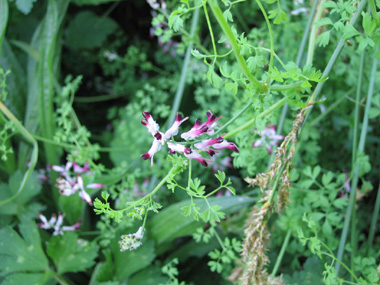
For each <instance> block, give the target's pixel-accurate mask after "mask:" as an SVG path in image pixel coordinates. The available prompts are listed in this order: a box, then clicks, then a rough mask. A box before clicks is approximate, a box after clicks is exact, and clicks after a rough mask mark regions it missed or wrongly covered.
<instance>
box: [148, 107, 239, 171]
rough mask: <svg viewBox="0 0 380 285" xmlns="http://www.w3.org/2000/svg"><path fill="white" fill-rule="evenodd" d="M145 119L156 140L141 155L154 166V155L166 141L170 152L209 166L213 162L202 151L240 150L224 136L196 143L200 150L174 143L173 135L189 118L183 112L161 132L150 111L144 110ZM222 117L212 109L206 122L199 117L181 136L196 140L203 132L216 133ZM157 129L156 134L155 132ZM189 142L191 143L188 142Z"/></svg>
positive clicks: (210, 152) (211, 153)
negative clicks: (183, 115) (212, 111)
mask: <svg viewBox="0 0 380 285" xmlns="http://www.w3.org/2000/svg"><path fill="white" fill-rule="evenodd" d="M143 116H144V119H142V121H141V122H142V124H143V125H145V126H147V128H148V131H149V132H150V133H152V135H153V137H154V140H153V143H152V146H151V148H150V149H149V151H148V152H147V153H144V154H143V155H141V157H142V158H143V159H144V160H146V159H148V158H150V159H151V166H153V156H154V154H155V153H157V152H158V151H159V150H160V149H161V145H164V144H165V142H166V141H168V142H167V146H168V148H169V152H170V153H175V152H177V153H179V154H183V155H184V156H185V157H187V158H189V159H195V160H197V161H199V162H200V163H201V164H202V165H203V166H205V167H206V166H208V164H209V163H210V162H211V161H210V160H208V159H205V158H204V157H202V155H201V154H200V151H204V152H207V153H208V154H209V155H210V156H213V155H214V154H215V153H216V152H217V151H216V150H219V149H222V148H228V149H231V150H233V151H235V152H238V151H239V149H238V148H237V146H236V145H235V144H234V143H232V142H227V141H226V140H224V139H223V137H221V136H220V137H217V138H211V139H206V140H203V141H201V142H198V143H195V144H194V147H195V148H197V149H198V150H195V149H191V148H190V147H186V145H184V144H181V143H174V142H171V141H169V140H170V139H171V137H172V136H175V135H177V134H178V130H179V127H180V125H181V124H182V123H183V122H184V121H186V120H187V119H188V117H186V118H183V117H182V115H181V114H179V113H178V114H177V116H176V120H175V122H174V123H173V125H172V126H171V127H170V128H169V129H168V130H167V131H166V132H165V133H161V132H158V129H159V126H158V125H157V123H156V122H155V121H154V120H153V118H152V116H151V115H150V114H149V113H148V112H143ZM220 118H221V116H219V117H217V116H216V115H215V114H213V113H211V111H208V112H207V121H206V122H204V123H201V121H200V120H199V119H197V120H196V121H195V124H194V126H193V127H192V128H191V129H190V130H189V131H188V132H185V133H182V134H181V138H182V139H184V140H194V139H195V138H196V137H198V136H200V135H202V134H206V133H207V134H208V135H211V134H214V133H215V130H214V128H215V127H216V124H217V121H218V120H219V119H220ZM154 131H156V133H155V134H153V132H154ZM187 144H189V143H187Z"/></svg>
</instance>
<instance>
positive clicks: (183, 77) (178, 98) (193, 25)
mask: <svg viewBox="0 0 380 285" xmlns="http://www.w3.org/2000/svg"><path fill="white" fill-rule="evenodd" d="M198 19H199V9H197V10H195V11H194V15H193V20H192V22H191V31H190V37H191V38H193V37H194V34H195V29H196V27H197V24H198ZM192 48H193V41H191V42H190V43H189V46H188V47H187V49H186V54H185V59H184V60H183V65H182V70H181V77H180V79H179V84H178V88H177V92H176V94H175V99H174V102H173V107H172V112H171V114H170V117H169V120H168V122H169V124H168V125H169V126H170V125H172V124H173V122H174V118H175V115H176V113H177V112H178V109H179V105H180V104H181V101H182V96H183V91H184V89H185V84H186V74H187V69H188V67H189V62H190V55H191V49H192Z"/></svg>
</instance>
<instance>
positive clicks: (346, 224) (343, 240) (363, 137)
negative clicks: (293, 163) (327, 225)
mask: <svg viewBox="0 0 380 285" xmlns="http://www.w3.org/2000/svg"><path fill="white" fill-rule="evenodd" d="M363 2H365V1H362V3H363ZM362 3H360V4H362ZM376 70H377V58H376V57H375V59H374V61H373V65H372V72H371V79H370V84H369V88H368V97H367V102H366V107H365V111H364V116H363V124H362V131H361V134H360V140H359V146H358V152H363V151H364V145H365V141H366V137H367V129H368V116H369V110H370V107H371V101H372V95H373V91H374V86H375V77H376ZM358 180H359V167H358V166H356V167H355V170H354V178H353V180H352V183H351V192H350V200H349V204H348V207H347V211H346V217H345V220H344V226H343V231H342V236H341V239H340V243H339V249H338V259H342V256H343V253H344V247H345V244H346V239H347V234H348V228H349V225H350V220H351V214H352V210H353V208H354V207H355V205H356V197H355V196H356V187H357V184H358ZM335 270H336V274H337V275H338V274H339V270H340V264H336V266H335Z"/></svg>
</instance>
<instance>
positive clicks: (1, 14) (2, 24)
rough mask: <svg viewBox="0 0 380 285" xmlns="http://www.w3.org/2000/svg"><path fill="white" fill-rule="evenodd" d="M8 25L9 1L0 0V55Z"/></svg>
mask: <svg viewBox="0 0 380 285" xmlns="http://www.w3.org/2000/svg"><path fill="white" fill-rule="evenodd" d="M7 24H8V1H7V0H0V54H1V47H2V43H3V38H4V35H5V31H6V29H7ZM2 67H3V66H2Z"/></svg>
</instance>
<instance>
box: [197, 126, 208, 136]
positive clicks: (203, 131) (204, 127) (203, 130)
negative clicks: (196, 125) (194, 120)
mask: <svg viewBox="0 0 380 285" xmlns="http://www.w3.org/2000/svg"><path fill="white" fill-rule="evenodd" d="M199 130H200V131H201V132H200V134H203V133H206V132H207V131H208V127H207V126H202V127H201V128H200V129H199Z"/></svg>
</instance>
